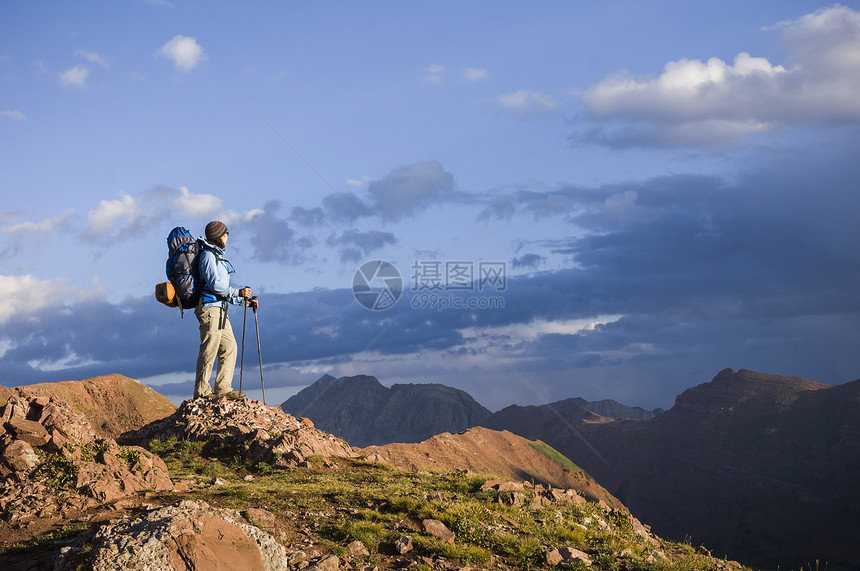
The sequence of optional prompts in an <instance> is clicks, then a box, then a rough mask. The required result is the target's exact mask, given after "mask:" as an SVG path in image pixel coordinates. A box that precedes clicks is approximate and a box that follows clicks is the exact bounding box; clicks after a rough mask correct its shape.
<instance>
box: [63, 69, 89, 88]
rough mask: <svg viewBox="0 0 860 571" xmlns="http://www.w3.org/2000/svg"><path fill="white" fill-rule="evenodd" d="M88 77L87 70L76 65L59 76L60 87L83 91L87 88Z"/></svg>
mask: <svg viewBox="0 0 860 571" xmlns="http://www.w3.org/2000/svg"><path fill="white" fill-rule="evenodd" d="M89 76H90V70H89V68H86V67H82V66H79V65H76V66H75V67H73V68H71V69H68V70H66V71H64V72H63V73H61V74H60V85H62V86H63V87H76V88H78V89H83V88H85V87H86V86H87V78H88V77H89Z"/></svg>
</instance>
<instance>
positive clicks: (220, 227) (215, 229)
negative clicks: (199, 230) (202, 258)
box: [206, 220, 227, 242]
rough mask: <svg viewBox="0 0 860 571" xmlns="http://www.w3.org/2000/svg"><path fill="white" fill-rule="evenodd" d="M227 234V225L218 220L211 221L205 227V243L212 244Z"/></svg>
mask: <svg viewBox="0 0 860 571" xmlns="http://www.w3.org/2000/svg"><path fill="white" fill-rule="evenodd" d="M226 233H227V225H226V224H224V223H223V222H221V221H220V220H213V221H212V222H210V223H209V224H207V225H206V241H207V242H214V241H215V240H217V239H218V238H220V237H221V236H223V235H224V234H226Z"/></svg>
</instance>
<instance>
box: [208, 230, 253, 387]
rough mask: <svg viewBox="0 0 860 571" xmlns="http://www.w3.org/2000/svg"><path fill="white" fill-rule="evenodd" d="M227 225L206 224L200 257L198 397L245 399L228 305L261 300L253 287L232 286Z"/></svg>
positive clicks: (247, 303) (250, 303)
mask: <svg viewBox="0 0 860 571" xmlns="http://www.w3.org/2000/svg"><path fill="white" fill-rule="evenodd" d="M228 236H229V233H228V232H227V226H226V225H225V224H224V223H223V222H221V221H219V220H213V221H212V222H210V223H209V224H207V225H206V243H205V244H203V247H202V248H201V249H200V253H199V254H198V256H197V260H198V263H199V270H198V271H199V275H200V281H201V282H202V289H201V293H200V302H199V303H198V304H197V309H196V310H194V315H196V316H197V321H199V322H200V353H199V355H198V356H197V375H196V378H195V381H194V398H203V397H208V396H210V395H212V394H214V395H215V396H226V397H227V398H230V399H239V398H244V396H245V393H244V392H240V391H234V390H233V388H232V383H233V370H234V369H235V368H236V353H237V347H236V338H235V337H234V336H233V328H232V327H231V326H230V320H229V319H228V318H227V304H228V303H231V304H234V305H249V306H251V307H253V308H254V309H255V310H256V309H257V300H256V299H251V288H249V287H244V288H242V289H236V288H234V287H231V286H230V274H232V273H234V271H235V270H233V265H232V264H231V263H230V262H229V261H228V260H227V259H226V258H225V257H224V248H226V246H227V237H228ZM216 359H217V361H218V371H217V373H216V375H215V387H214V390H213V389H212V388H211V387H210V386H209V379H210V378H211V376H212V366H213V364H214V363H215V361H216Z"/></svg>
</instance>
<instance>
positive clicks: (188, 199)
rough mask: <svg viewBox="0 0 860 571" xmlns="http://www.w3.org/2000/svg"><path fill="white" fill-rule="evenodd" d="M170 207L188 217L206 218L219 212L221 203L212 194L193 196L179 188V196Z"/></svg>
mask: <svg viewBox="0 0 860 571" xmlns="http://www.w3.org/2000/svg"><path fill="white" fill-rule="evenodd" d="M171 207H172V208H175V209H176V210H179V212H181V213H182V214H185V215H188V216H207V215H210V214H214V213H215V212H217V211H218V210H220V209H221V207H222V201H221V199H220V198H218V197H217V196H215V195H213V194H193V193H191V191H189V190H188V189H187V188H186V187H184V186H180V187H179V196H178V197H177V198H176V199H175V200H173V202H172V203H171Z"/></svg>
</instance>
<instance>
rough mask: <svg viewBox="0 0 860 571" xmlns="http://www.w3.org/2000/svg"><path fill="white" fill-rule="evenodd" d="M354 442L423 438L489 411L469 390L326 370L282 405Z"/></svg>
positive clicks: (465, 424) (462, 425)
mask: <svg viewBox="0 0 860 571" xmlns="http://www.w3.org/2000/svg"><path fill="white" fill-rule="evenodd" d="M281 408H282V409H283V410H285V411H286V412H289V413H291V414H294V415H296V416H305V417H308V418H310V419H312V420H313V421H314V423H315V424H316V425H317V426H318V427H320V428H321V429H322V430H325V431H327V432H330V433H332V434H335V435H337V436H339V437H341V438H343V439H345V440H347V441H348V442H349V443H350V444H352V445H353V446H371V445H375V444H386V443H389V442H420V441H422V440H425V439H427V438H430V437H431V436H433V435H436V434H441V433H443V432H452V433H453V432H460V431H461V430H464V429H466V428H469V427H472V426H475V425H477V424H479V423H480V422H481V421H482V420H483V419H485V418H487V417H488V416H490V411H488V410H487V409H486V408H484V407H483V406H481V405H480V404H478V403H477V402H476V401H475V399H473V398H472V397H471V396H469V395H468V394H467V393H465V392H463V391H460V390H457V389H453V388H451V387H446V386H443V385H439V384H431V383H428V384H397V385H393V386H392V387H391V388H387V387H384V386H383V385H382V384H380V382H379V381H378V380H377V379H376V378H374V377H371V376H367V375H358V376H354V377H341V378H339V379H335V378H334V377H332V376H331V375H325V376H323V377H322V378H320V379H319V380H318V381H317V382H316V383H314V384H313V385H311V386H309V387H307V388H306V389H304V390H302V391H301V392H299V393H298V394H296V395H294V396H293V397H291V398H290V399H288V400H287V401H286V402H284V403H283V404H282V405H281Z"/></svg>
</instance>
